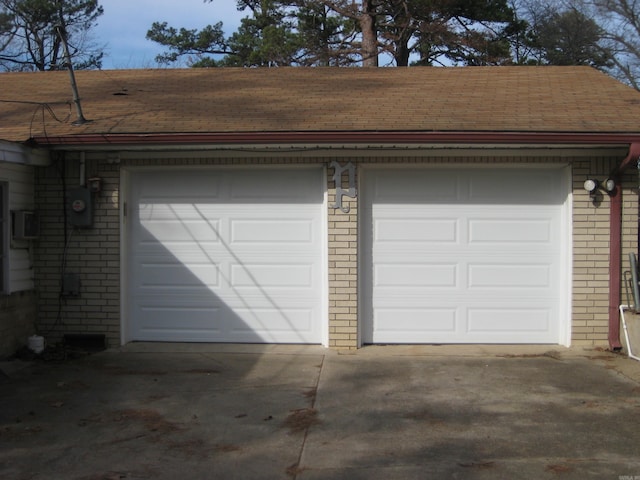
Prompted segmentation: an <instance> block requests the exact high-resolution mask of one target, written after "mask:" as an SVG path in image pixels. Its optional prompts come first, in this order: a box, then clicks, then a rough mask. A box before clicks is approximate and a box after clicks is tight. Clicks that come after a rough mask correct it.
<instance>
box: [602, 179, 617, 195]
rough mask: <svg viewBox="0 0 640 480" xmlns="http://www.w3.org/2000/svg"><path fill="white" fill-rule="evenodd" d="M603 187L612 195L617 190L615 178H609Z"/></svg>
mask: <svg viewBox="0 0 640 480" xmlns="http://www.w3.org/2000/svg"><path fill="white" fill-rule="evenodd" d="M602 186H603V187H604V189H605V190H606V191H607V192H609V193H611V192H613V191H614V190H615V189H616V181H615V180H614V179H613V178H607V179H606V180H605V181H604V183H603V184H602Z"/></svg>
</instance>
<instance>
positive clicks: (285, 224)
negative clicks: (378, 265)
mask: <svg viewBox="0 0 640 480" xmlns="http://www.w3.org/2000/svg"><path fill="white" fill-rule="evenodd" d="M131 177H132V178H131V182H130V183H131V185H132V192H131V194H130V197H129V199H128V200H129V203H130V205H131V208H130V209H129V210H130V212H131V215H130V218H129V219H128V224H129V225H128V252H129V259H130V261H129V262H128V277H129V283H130V285H131V293H130V294H129V298H130V300H129V302H128V308H127V311H128V320H129V322H130V328H129V335H130V338H131V339H132V340H163V341H164V340H166V341H216V342H235V341H243V342H275V343H278V342H287V343H291V342H302V343H320V340H321V334H320V323H321V318H322V311H323V308H322V303H323V281H322V277H321V276H322V275H323V272H324V270H323V260H322V259H323V237H322V235H321V231H322V226H321V225H322V218H323V216H322V202H323V201H324V193H323V189H324V186H323V183H322V173H321V170H320V169H319V168H318V169H290V170H282V171H280V170H278V171H277V172H276V171H273V172H272V171H266V170H261V171H260V172H255V171H251V170H240V169H210V170H197V171H181V172H176V171H164V172H144V171H140V172H136V173H135V174H132V176H131ZM207 182H211V183H212V184H214V185H215V189H214V193H215V195H209V194H208V193H207V191H206V189H205V188H203V187H204V186H205V185H206V184H207ZM192 183H193V184H194V185H195V189H194V190H192V188H191V186H192ZM158 185H161V186H162V188H158ZM287 185H288V187H286V186H287ZM285 187H286V188H285ZM283 189H285V190H286V191H283ZM195 192H199V193H200V195H194V193H195ZM260 192H262V194H263V195H261V193H260ZM146 195H150V196H146Z"/></svg>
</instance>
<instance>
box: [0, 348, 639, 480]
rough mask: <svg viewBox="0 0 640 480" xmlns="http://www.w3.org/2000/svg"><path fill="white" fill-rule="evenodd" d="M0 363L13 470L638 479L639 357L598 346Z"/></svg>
mask: <svg viewBox="0 0 640 480" xmlns="http://www.w3.org/2000/svg"><path fill="white" fill-rule="evenodd" d="M19 366H24V368H17V367H19ZM0 367H3V368H4V371H5V374H4V375H0V478H2V479H7V480H9V479H25V480H26V479H29V480H31V479H65V480H66V479H77V480H80V479H82V480H114V479H176V478H188V479H262V478H264V479H277V478H282V479H291V478H294V479H301V480H308V479H313V480H315V479H328V478H329V479H350V480H354V479H367V480H371V479H374V480H375V479H385V480H387V479H422V478H435V479H440V478H443V479H444V478H461V479H482V478H492V479H493V478H509V479H517V478H525V479H533V478H535V479H546V478H548V479H556V478H561V479H584V478H598V479H612V480H620V479H634V480H638V479H640V362H637V361H635V360H630V359H628V358H626V357H624V356H622V355H615V354H611V353H608V352H605V351H599V350H595V349H593V350H588V349H562V348H560V347H556V348H554V349H553V350H551V351H550V347H515V348H514V347H498V346H495V347H479V346H473V347H472V346H469V347H463V346H457V347H435V346H430V347H427V346H424V347H421V346H407V347H367V348H364V349H361V350H359V351H357V352H352V353H338V352H336V351H331V350H326V349H323V348H321V347H315V346H313V347H301V346H244V345H199V344H196V345H183V344H131V345H128V346H126V347H124V348H122V349H117V350H110V351H107V352H102V353H99V354H94V355H91V356H87V357H84V358H81V359H76V360H67V361H63V362H39V361H38V362H30V363H28V364H21V363H19V362H8V363H7V362H5V363H2V364H0Z"/></svg>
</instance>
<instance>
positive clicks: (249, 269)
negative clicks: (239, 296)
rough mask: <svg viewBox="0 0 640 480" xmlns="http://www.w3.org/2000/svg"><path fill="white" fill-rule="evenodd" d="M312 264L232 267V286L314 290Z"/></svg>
mask: <svg viewBox="0 0 640 480" xmlns="http://www.w3.org/2000/svg"><path fill="white" fill-rule="evenodd" d="M313 267H314V266H313V265H312V264H307V265H301V264H290V265H283V264H262V265H255V264H242V265H237V264H236V265H231V281H230V283H231V286H233V287H256V286H259V288H263V289H269V288H274V287H275V288H287V289H289V288H292V287H293V288H296V289H300V288H302V289H304V288H307V289H309V288H312V287H313V286H314V285H315V282H314V281H313V279H314V268H313Z"/></svg>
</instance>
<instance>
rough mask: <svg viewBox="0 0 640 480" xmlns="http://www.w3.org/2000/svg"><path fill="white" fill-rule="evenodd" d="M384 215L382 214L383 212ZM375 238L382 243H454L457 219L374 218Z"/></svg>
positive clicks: (456, 232)
mask: <svg viewBox="0 0 640 480" xmlns="http://www.w3.org/2000/svg"><path fill="white" fill-rule="evenodd" d="M383 215H384V214H383ZM374 232H375V235H376V236H375V240H376V242H378V243H380V244H382V243H385V242H389V243H393V244H403V243H414V242H420V243H455V242H457V241H458V232H459V226H458V220H457V219H452V218H419V217H408V218H403V219H398V218H397V217H396V218H394V217H393V216H392V217H390V218H385V217H384V216H379V217H377V218H376V225H375V229H374Z"/></svg>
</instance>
